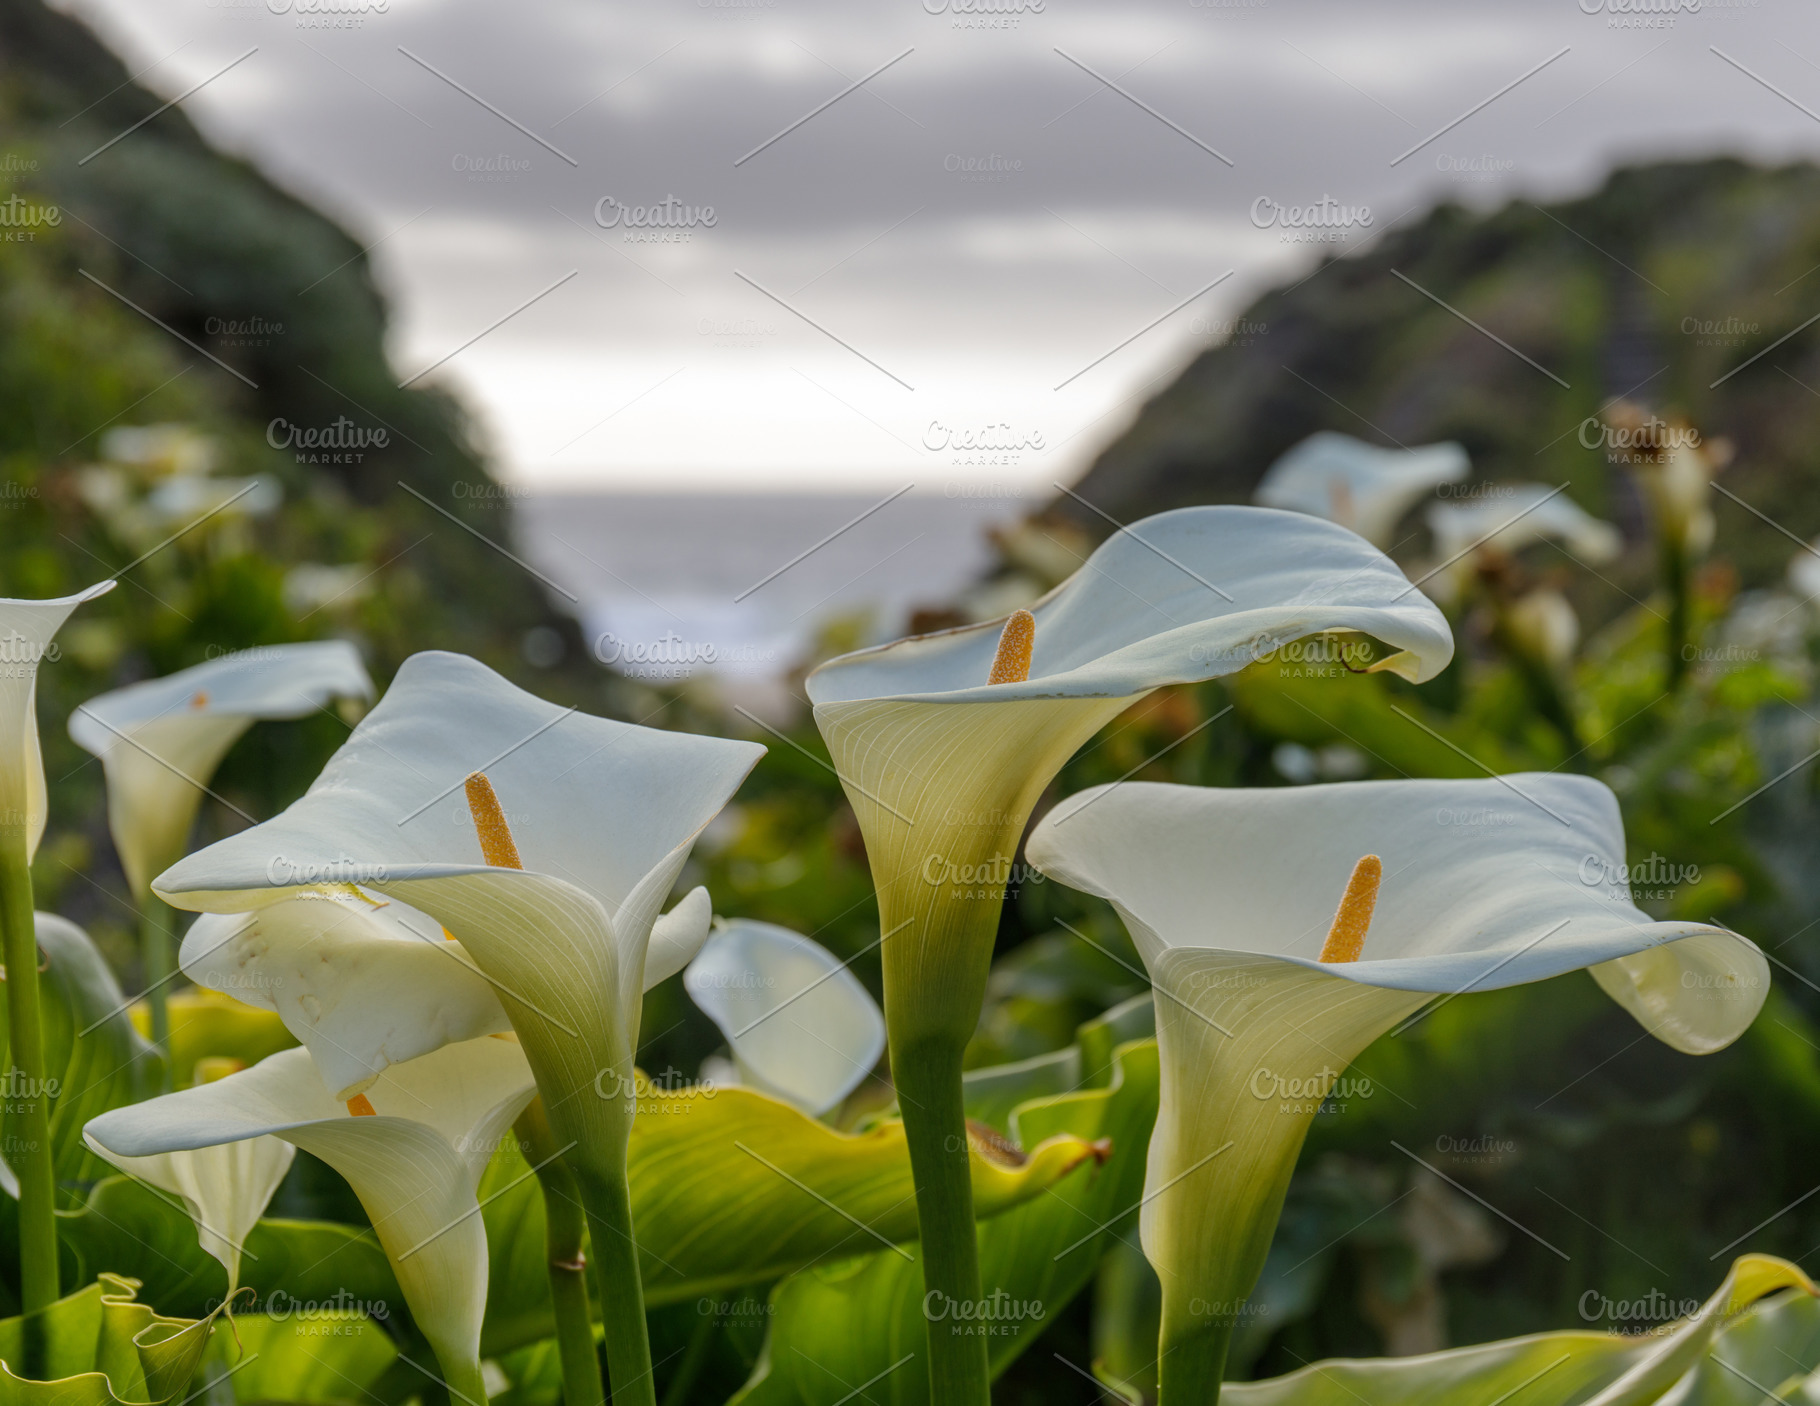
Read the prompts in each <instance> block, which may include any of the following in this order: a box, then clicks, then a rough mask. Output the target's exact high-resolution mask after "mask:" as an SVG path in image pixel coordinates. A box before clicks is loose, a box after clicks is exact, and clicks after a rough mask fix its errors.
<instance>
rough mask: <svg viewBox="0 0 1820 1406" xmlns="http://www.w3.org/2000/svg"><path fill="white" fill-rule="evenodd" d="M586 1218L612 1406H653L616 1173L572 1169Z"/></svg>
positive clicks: (628, 1194) (627, 1216)
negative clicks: (603, 1335) (598, 1294)
mask: <svg viewBox="0 0 1820 1406" xmlns="http://www.w3.org/2000/svg"><path fill="white" fill-rule="evenodd" d="M572 1166H573V1170H574V1174H575V1181H576V1186H577V1189H578V1190H579V1191H580V1193H581V1204H582V1206H583V1207H584V1208H585V1209H586V1211H587V1214H588V1236H589V1240H590V1242H591V1244H592V1245H593V1248H594V1276H595V1280H596V1283H597V1285H598V1287H599V1290H600V1323H601V1327H602V1329H603V1330H604V1333H605V1338H606V1349H607V1374H608V1376H609V1378H610V1379H611V1385H612V1389H613V1395H612V1397H611V1398H610V1399H611V1400H612V1402H613V1406H657V1379H656V1378H655V1377H654V1376H653V1375H652V1373H651V1342H650V1339H649V1338H648V1337H647V1336H646V1333H645V1286H644V1279H643V1278H642V1276H641V1275H640V1273H639V1268H638V1241H637V1239H636V1238H635V1237H634V1235H633V1231H632V1188H631V1185H630V1183H629V1182H628V1181H627V1180H626V1174H625V1172H624V1171H623V1170H621V1171H619V1172H618V1173H617V1174H614V1173H612V1172H604V1171H601V1170H600V1169H596V1168H590V1167H587V1166H585V1165H582V1164H579V1163H575V1164H572Z"/></svg>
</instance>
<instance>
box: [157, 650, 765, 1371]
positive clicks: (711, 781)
mask: <svg viewBox="0 0 1820 1406" xmlns="http://www.w3.org/2000/svg"><path fill="white" fill-rule="evenodd" d="M763 752H764V749H763V748H762V747H759V746H756V745H755V744H753V743H749V742H733V741H727V740H725V739H721V738H712V737H699V736H694V735H691V734H686V733H674V732H660V731H656V730H653V729H650V728H641V727H634V726H632V725H630V724H626V723H619V722H613V721H610V720H608V719H605V718H596V717H590V716H589V715H587V714H585V713H580V712H577V711H576V710H574V709H563V708H559V707H557V706H556V705H555V704H552V703H547V702H545V701H543V700H542V699H539V698H536V697H533V696H532V695H531V694H528V693H525V692H524V691H523V690H521V689H518V688H515V687H513V686H512V685H511V684H510V683H508V682H506V680H504V679H502V678H501V677H500V676H499V675H498V674H495V673H494V672H493V671H492V670H491V669H488V668H486V667H485V666H484V665H482V664H479V663H477V662H476V661H474V660H472V659H468V658H466V657H464V656H462V655H457V654H439V653H429V654H419V655H415V656H413V657H412V658H410V659H408V660H406V661H405V663H404V666H403V667H402V668H401V669H400V670H399V671H398V675H397V677H396V678H395V680H394V681H393V684H392V687H391V688H390V690H388V692H387V693H386V695H385V697H384V698H383V699H381V700H380V702H379V704H378V706H377V707H375V708H374V709H373V711H372V712H371V713H370V714H368V715H367V717H366V718H364V719H363V720H362V721H361V723H360V725H359V726H358V727H357V728H355V730H354V733H353V735H352V736H351V737H349V739H348V740H347V742H346V743H345V744H343V746H342V748H341V750H340V751H338V752H337V753H336V754H335V755H334V757H333V758H331V759H330V761H329V764H328V766H327V767H325V768H324V769H323V772H322V775H321V776H319V777H318V778H317V779H316V782H315V784H314V785H312V786H311V787H310V789H309V791H308V792H306V793H305V795H304V796H303V798H302V799H301V800H299V801H298V802H297V803H296V804H295V805H293V806H291V807H290V808H289V809H288V810H286V811H284V812H283V813H282V814H280V815H278V816H276V817H274V818H273V819H271V820H268V821H266V822H265V823H264V824H263V825H258V826H255V827H253V828H252V829H250V830H246V831H243V832H242V833H240V834H238V835H235V836H233V837H231V838H229V839H226V840H222V841H220V842H218V843H216V844H214V845H211V846H209V847H208V848H207V849H204V850H201V851H199V852H198V853H196V854H192V855H190V856H188V857H187V858H185V859H183V860H181V861H180V862H179V863H177V864H176V865H175V866H173V867H172V868H170V869H168V870H166V871H165V873H163V874H162V875H160V876H159V878H158V879H157V881H156V882H155V884H154V888H155V889H156V891H157V892H158V893H160V894H161V895H163V896H164V897H165V898H167V899H168V900H170V901H171V902H172V903H175V904H176V905H177V906H179V907H185V908H195V909H201V910H204V911H212V912H239V911H248V910H255V909H260V908H264V907H267V906H269V905H271V904H272V903H274V902H276V901H278V900H280V899H282V898H285V897H286V896H287V895H289V894H291V893H293V892H295V891H297V890H300V889H307V888H320V887H321V886H322V885H323V884H324V883H325V882H327V883H343V884H357V885H359V886H361V887H362V888H366V889H369V890H372V891H375V892H378V893H381V894H383V895H385V896H386V897H394V898H398V899H400V900H402V901H403V902H405V903H408V904H410V905H411V906H412V907H414V908H416V909H419V910H421V911H422V912H424V913H427V914H428V915H429V916H430V917H431V918H432V919H434V920H435V922H437V923H438V924H440V925H441V926H442V927H444V928H446V929H448V931H449V932H450V933H451V934H452V935H453V936H454V937H455V938H457V939H459V940H460V942H461V945H462V948H463V950H464V952H465V954H466V955H467V956H468V957H470V958H472V960H473V962H474V964H475V966H476V967H477V968H478V970H479V971H480V973H482V974H483V976H484V977H485V978H486V980H487V981H488V983H489V984H490V985H491V986H492V987H493V990H494V991H495V992H496V993H497V995H498V998H499V999H500V1001H501V1002H502V1003H503V1005H504V1008H505V1011H506V1014H507V1015H508V1016H509V1017H510V1019H511V1022H512V1026H513V1028H514V1029H515V1030H516V1031H517V1033H518V1036H519V1039H520V1040H521V1041H522V1043H523V1046H524V1051H525V1054H526V1056H527V1057H528V1058H529V1060H530V1062H531V1067H532V1069H533V1070H534V1071H535V1072H536V1075H537V1083H538V1088H539V1090H540V1091H541V1092H542V1094H543V1096H544V1102H545V1104H546V1106H547V1107H548V1109H549V1116H550V1122H551V1125H552V1128H553V1130H554V1132H555V1134H556V1136H557V1138H558V1140H559V1141H560V1142H561V1143H563V1144H565V1146H566V1147H567V1148H568V1149H569V1150H568V1151H567V1152H566V1156H567V1159H568V1161H569V1162H570V1164H571V1166H572V1167H573V1168H574V1170H575V1173H576V1177H577V1180H578V1182H579V1184H580V1186H581V1190H582V1194H583V1199H584V1202H585V1203H586V1204H587V1206H588V1210H589V1214H590V1217H591V1221H592V1228H593V1232H594V1234H593V1242H594V1253H595V1266H596V1268H597V1270H598V1271H599V1273H600V1275H601V1280H602V1300H603V1314H604V1316H605V1319H606V1323H607V1348H608V1361H609V1365H610V1370H611V1371H612V1372H613V1374H614V1375H615V1376H617V1377H619V1378H620V1379H622V1380H625V1381H628V1382H631V1383H634V1384H637V1383H642V1384H643V1385H642V1387H641V1386H638V1385H634V1386H633V1388H632V1390H633V1391H634V1393H635V1394H634V1397H633V1399H634V1400H637V1399H639V1397H640V1396H641V1395H647V1394H649V1392H650V1390H651V1388H650V1378H649V1355H648V1354H649V1349H648V1347H647V1346H646V1344H645V1336H644V1315H643V1309H642V1304H641V1302H640V1297H639V1292H638V1268H637V1256H636V1249H635V1242H634V1240H633V1238H632V1227H631V1220H630V1216H631V1212H630V1204H629V1201H628V1200H627V1190H626V1179H625V1175H626V1174H625V1154H626V1140H627V1137H628V1135H629V1133H630V1130H631V1123H632V1117H633V1115H634V1112H635V1110H636V1106H637V1104H636V1088H637V1084H636V1076H635V1074H634V1071H633V1054H634V1051H635V1049H636V1047H637V1041H638V1022H639V1015H640V1006H641V998H642V995H643V992H644V990H645V987H646V984H647V982H648V981H650V980H655V979H657V978H658V977H660V976H662V975H667V974H669V973H671V972H675V971H678V970H680V969H681V968H682V967H683V966H684V965H685V964H686V963H687V962H688V960H689V958H690V957H692V956H693V955H694V954H695V951H696V949H697V948H698V947H699V946H700V944H701V942H702V940H703V939H704V938H705V937H706V936H707V930H708V923H709V919H710V912H709V905H708V904H707V902H706V900H705V895H704V897H703V898H702V899H701V900H690V901H685V903H684V904H683V905H679V907H680V908H681V910H682V912H681V915H680V916H679V918H678V919H677V921H675V922H673V923H672V924H669V925H666V927H665V928H664V929H661V930H657V931H654V929H655V928H656V924H657V918H658V913H659V909H660V908H661V906H662V904H663V901H664V899H665V897H666V896H667V895H668V894H669V892H670V890H671V888H672V886H673V885H674V884H675V882H676V877H677V875H678V874H679V873H680V872H681V870H682V866H683V864H684V862H685V861H686V860H687V858H688V854H689V849H690V846H691V845H692V844H693V843H694V840H695V837H696V836H697V835H698V834H700V832H701V830H702V829H703V827H704V826H706V825H707V823H708V822H709V821H710V820H711V819H713V818H714V816H715V814H716V813H717V812H718V811H719V810H720V809H721V807H722V806H724V805H725V804H726V802H727V800H728V799H729V798H730V797H731V796H732V794H733V792H734V790H735V789H737V788H738V786H739V784H740V782H741V781H742V780H743V779H744V778H745V775H746V773H747V772H748V771H750V770H751V768H752V766H753V764H754V763H755V762H756V761H757V760H758V758H759V757H760V756H761V755H762V754H763ZM430 955H431V956H432V958H434V959H435V960H447V959H446V958H442V957H438V956H436V954H434V953H432V954H430ZM316 1031H317V1033H318V1034H322V1035H324V1036H332V1037H333V1038H340V1037H339V1036H333V1032H330V1031H328V1029H327V1027H326V1025H323V1024H320V1023H319V1024H318V1025H317V1027H316ZM299 1037H300V1038H302V1035H301V1033H300V1036H299ZM377 1044H378V1042H376V1041H375V1042H372V1043H371V1044H370V1045H369V1046H368V1047H367V1049H366V1050H365V1051H364V1052H363V1051H362V1050H361V1049H360V1048H359V1047H353V1048H355V1049H356V1059H355V1061H354V1063H355V1064H356V1065H358V1064H360V1063H362V1062H363V1061H364V1062H368V1066H369V1067H370V1062H371V1060H372V1057H373V1053H374V1051H375V1050H376V1049H377Z"/></svg>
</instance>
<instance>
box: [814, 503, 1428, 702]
mask: <svg viewBox="0 0 1820 1406" xmlns="http://www.w3.org/2000/svg"><path fill="white" fill-rule="evenodd" d="M1030 609H1031V613H1032V614H1033V615H1034V616H1035V617H1036V641H1035V648H1034V650H1033V652H1032V655H1031V663H1030V676H1029V678H1028V679H1027V680H1025V681H1023V682H1021V683H1000V684H990V683H988V682H987V679H988V678H989V677H990V675H991V669H992V661H993V657H994V655H995V653H996V652H997V648H998V638H999V631H1000V627H1001V625H1002V622H999V621H994V622H991V623H989V624H985V625H969V626H966V627H964V628H961V629H957V630H947V631H943V632H942V633H940V634H934V635H922V636H918V637H915V638H912V639H907V640H899V641H897V642H896V643H894V644H888V645H882V646H880V647H879V648H877V649H869V650H861V651H860V652H858V653H856V654H848V655H843V656H842V657H840V658H839V659H834V660H831V661H829V662H828V663H826V664H823V665H822V666H821V667H820V668H819V669H817V670H816V671H815V672H814V673H812V674H810V675H809V679H808V691H809V697H810V699H811V700H812V701H813V702H814V703H815V705H816V708H817V717H818V719H819V718H820V717H821V716H822V713H823V710H825V709H827V708H829V707H830V706H838V705H842V704H851V703H855V702H858V701H862V700H878V699H893V700H898V701H904V702H931V703H943V704H955V703H1006V702H1016V701H1020V700H1027V699H1049V698H1129V697H1133V696H1136V695H1138V694H1142V693H1145V692H1148V691H1149V690H1151V689H1154V688H1161V687H1163V686H1164V685H1166V684H1174V683H1190V682H1194V681H1197V680H1201V679H1210V678H1218V677H1221V676H1223V675H1226V674H1231V673H1236V672H1238V671H1239V670H1240V669H1242V668H1244V667H1245V666H1246V665H1248V664H1251V663H1253V662H1255V661H1256V660H1258V659H1260V658H1263V657H1264V656H1266V655H1268V654H1269V653H1271V652H1272V651H1273V650H1275V649H1278V648H1280V647H1281V646H1283V645H1285V644H1288V643H1290V642H1291V641H1294V640H1298V639H1301V638H1303V637H1305V636H1308V635H1312V634H1320V633H1324V632H1338V631H1354V632H1357V633H1360V634H1365V635H1370V636H1372V637H1373V638H1375V639H1378V640H1381V641H1383V642H1384V643H1385V644H1387V645H1390V646H1392V647H1393V648H1394V649H1395V650H1396V651H1398V652H1399V653H1400V654H1402V655H1405V656H1407V657H1406V658H1404V659H1403V660H1401V661H1400V662H1399V664H1398V668H1397V671H1398V672H1399V673H1404V674H1406V675H1407V676H1409V677H1411V678H1415V679H1429V678H1432V677H1434V675H1436V674H1437V673H1439V672H1440V671H1441V670H1442V669H1443V668H1444V667H1446V665H1447V662H1448V660H1449V659H1451V658H1452V657H1453V636H1452V634H1451V632H1450V631H1449V629H1448V626H1447V621H1446V619H1445V617H1443V616H1442V614H1441V612H1440V611H1439V610H1438V609H1436V608H1435V606H1434V604H1433V603H1432V602H1431V601H1429V600H1428V599H1427V598H1426V597H1425V596H1423V595H1422V593H1421V592H1419V591H1417V590H1415V589H1413V588H1412V587H1411V586H1410V583H1409V581H1408V580H1407V579H1406V578H1405V577H1404V575H1403V573H1402V572H1401V571H1400V570H1398V568H1397V566H1396V564H1395V563H1394V562H1392V561H1391V560H1390V559H1389V558H1388V557H1386V556H1385V555H1384V554H1383V553H1381V552H1380V551H1378V550H1377V548H1375V547H1373V546H1372V545H1371V544H1370V543H1369V542H1367V541H1366V540H1365V539H1364V538H1362V537H1360V536H1358V535H1356V534H1355V533H1352V532H1349V531H1347V530H1346V529H1345V528H1342V527H1339V526H1337V525H1335V524H1333V523H1330V522H1325V521H1322V520H1321V519H1319V518H1315V517H1310V516H1307V515H1305V514H1302V513H1289V512H1280V511H1278V510H1276V509H1273V508H1244V507H1223V506H1222V507H1201V508H1181V509H1178V510H1176V511H1174V512H1168V513H1159V514H1158V515H1156V516H1155V517H1150V518H1145V519H1144V520H1143V521H1142V522H1139V523H1134V524H1132V525H1131V526H1130V527H1129V528H1126V529H1125V530H1123V531H1120V532H1117V533H1114V534H1113V535H1112V536H1111V537H1110V538H1108V539H1107V540H1106V541H1105V542H1104V543H1102V544H1101V545H1100V547H1099V548H1098V549H1097V550H1096V551H1095V552H1094V553H1093V555H1092V556H1091V557H1089V558H1088V559H1087V561H1086V563H1085V564H1084V565H1083V566H1082V568H1081V570H1080V571H1078V572H1077V573H1076V574H1075V575H1073V576H1071V577H1070V578H1069V579H1068V580H1066V581H1064V582H1063V583H1062V584H1061V585H1059V586H1057V587H1056V588H1055V589H1054V590H1053V591H1051V592H1050V593H1049V594H1048V595H1046V596H1044V597H1043V599H1042V600H1040V601H1038V602H1037V603H1036V604H1035V605H1033V606H1032V607H1031V608H1030Z"/></svg>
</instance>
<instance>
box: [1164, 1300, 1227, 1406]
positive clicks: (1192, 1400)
mask: <svg viewBox="0 0 1820 1406" xmlns="http://www.w3.org/2000/svg"><path fill="white" fill-rule="evenodd" d="M1174 1298H1175V1296H1173V1295H1170V1294H1165V1295H1164V1296H1163V1334H1162V1338H1161V1341H1160V1342H1159V1343H1158V1344H1157V1353H1158V1358H1157V1398H1156V1399H1157V1406H1219V1400H1220V1381H1221V1378H1222V1377H1223V1376H1224V1375H1225V1371H1226V1349H1227V1348H1228V1346H1230V1344H1231V1342H1232V1319H1231V1317H1230V1316H1226V1315H1221V1316H1218V1317H1214V1316H1210V1315H1208V1314H1205V1313H1202V1314H1191V1313H1189V1312H1188V1311H1187V1308H1186V1306H1185V1305H1183V1304H1181V1303H1178V1302H1175V1301H1174Z"/></svg>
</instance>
